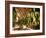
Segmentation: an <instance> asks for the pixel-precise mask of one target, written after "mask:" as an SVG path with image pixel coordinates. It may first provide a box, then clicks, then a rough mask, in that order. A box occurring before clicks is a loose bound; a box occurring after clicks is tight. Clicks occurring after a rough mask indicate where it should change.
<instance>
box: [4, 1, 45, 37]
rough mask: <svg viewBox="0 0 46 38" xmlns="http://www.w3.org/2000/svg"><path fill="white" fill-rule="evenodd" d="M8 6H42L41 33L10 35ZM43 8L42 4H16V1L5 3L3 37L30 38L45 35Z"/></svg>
mask: <svg viewBox="0 0 46 38" xmlns="http://www.w3.org/2000/svg"><path fill="white" fill-rule="evenodd" d="M10 4H21V5H38V6H43V7H42V8H43V10H42V12H43V16H42V17H43V22H42V32H41V33H23V34H10ZM44 25H45V7H44V3H35V2H17V1H5V37H18V36H32V35H44V34H45V29H44V28H45V26H44Z"/></svg>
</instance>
